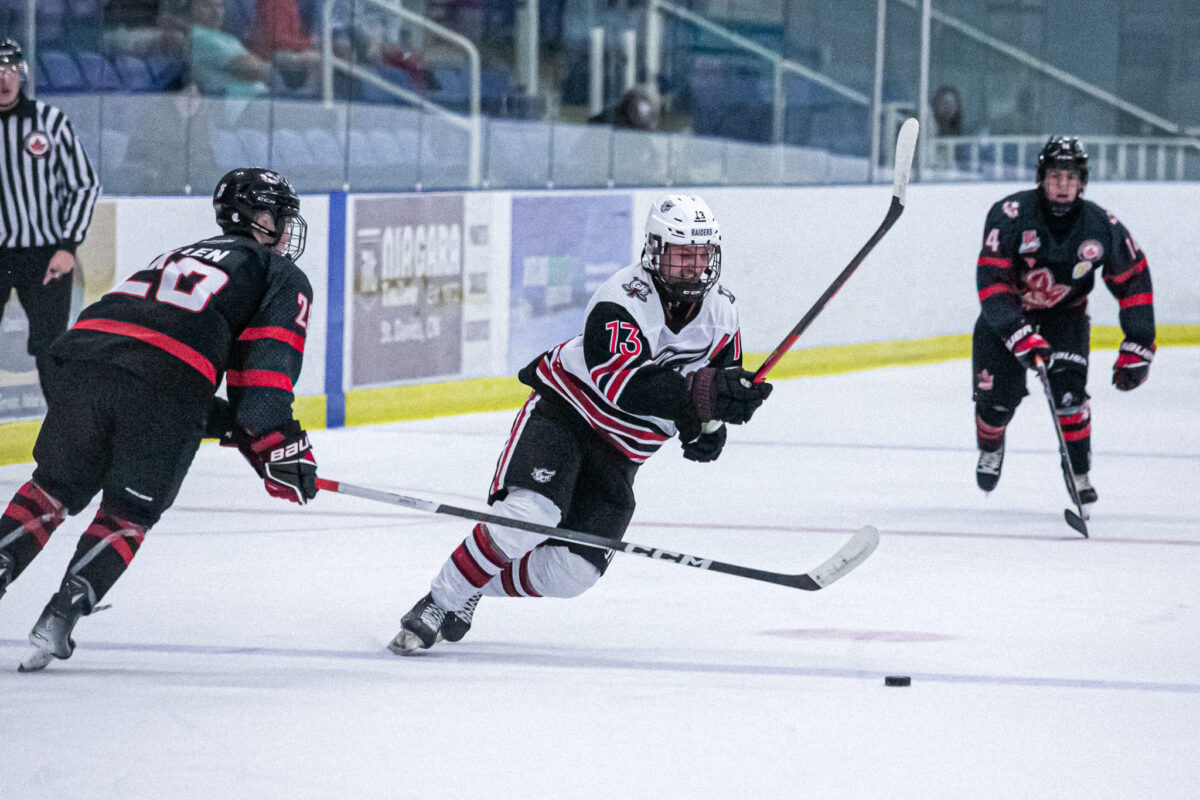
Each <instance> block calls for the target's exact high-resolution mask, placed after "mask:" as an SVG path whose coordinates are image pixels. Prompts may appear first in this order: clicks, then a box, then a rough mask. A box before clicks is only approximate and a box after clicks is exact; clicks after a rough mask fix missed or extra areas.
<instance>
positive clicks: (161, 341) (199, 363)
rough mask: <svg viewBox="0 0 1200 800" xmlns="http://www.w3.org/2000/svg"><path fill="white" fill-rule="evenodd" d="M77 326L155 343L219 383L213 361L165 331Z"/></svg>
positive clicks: (104, 322) (110, 323) (106, 323)
mask: <svg viewBox="0 0 1200 800" xmlns="http://www.w3.org/2000/svg"><path fill="white" fill-rule="evenodd" d="M75 328H77V329H79V330H83V331H100V332H101V333H115V334H116V335H118V336H128V337H130V338H131V339H138V340H140V341H143V342H145V343H146V344H150V345H154V346H155V347H157V348H158V349H159V350H162V351H164V352H167V353H170V354H171V355H173V356H175V357H176V358H178V359H179V360H180V361H182V362H184V363H185V364H187V365H188V366H189V367H191V368H192V369H194V370H196V371H197V372H199V373H200V374H201V375H203V376H204V377H206V378H208V380H209V382H210V383H212V385H213V386H216V385H217V370H216V368H215V367H213V365H212V362H211V361H209V360H208V359H207V358H205V357H204V356H202V355H200V353H199V352H197V351H196V350H193V349H192V348H190V347H188V346H187V345H186V344H184V343H183V342H181V341H179V340H178V339H172V338H171V337H170V336H167V335H166V334H164V333H159V332H158V331H154V330H150V329H149V328H143V327H142V326H141V325H131V324H129V323H128V322H117V321H115V320H111V319H83V320H80V321H79V322H76V323H75ZM289 383H290V381H289Z"/></svg>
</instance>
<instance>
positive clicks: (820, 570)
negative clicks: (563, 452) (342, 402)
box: [317, 478, 879, 592]
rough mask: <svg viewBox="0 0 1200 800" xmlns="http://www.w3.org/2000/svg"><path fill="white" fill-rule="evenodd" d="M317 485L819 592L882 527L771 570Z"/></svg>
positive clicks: (858, 559) (868, 548) (333, 484)
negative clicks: (791, 571)
mask: <svg viewBox="0 0 1200 800" xmlns="http://www.w3.org/2000/svg"><path fill="white" fill-rule="evenodd" d="M317 488H318V489H323V490H325V491H327V492H338V493H339V494H348V495H350V496H352V497H362V498H365V499H367V500H377V501H379V502H381V503H391V504H393V505H398V506H404V507H405V508H412V509H415V510H417V511H426V512H428V513H430V514H448V515H450V516H452V517H461V518H462V519H470V520H475V521H476V522H491V523H493V524H496V525H504V526H505V527H508V528H519V529H520V530H523V531H531V532H533V533H541V534H544V535H546V536H550V537H552V538H554V539H561V540H563V541H567V542H579V543H581V544H587V545H592V546H593V547H602V548H604V549H605V550H614V551H616V552H620V553H628V554H629V555H631V556H644V557H646V558H653V559H655V560H656V561H665V562H667V563H670V564H679V565H680V566H683V567H695V568H696V569H706V570H709V571H710V572H724V573H725V574H726V575H736V576H738V577H739V578H749V579H750V580H753V581H763V582H765V583H776V584H779V585H780V586H790V587H791V588H793V589H803V590H804V591H806V592H815V591H816V590H818V589H823V588H825V587H826V586H828V585H829V584H831V583H833V582H834V581H836V580H837V579H838V578H841V577H842V576H843V575H845V574H846V573H847V572H849V571H850V570H852V569H854V568H855V567H857V566H858V565H859V564H861V563H862V562H863V561H865V560H866V559H867V556H869V555H871V553H872V552H874V550H875V548H876V547H877V546H878V545H879V531H877V530H875V528H873V527H871V526H870V525H867V526H864V527H863V528H862V529H861V530H859V531H858V533H856V534H854V536H853V537H852V538H851V539H850V541H848V542H846V544H844V545H842V547H841V549H840V550H838V551H837V552H836V553H834V554H833V556H832V557H831V558H829V559H828V560H827V561H825V562H824V563H823V564H821V565H820V566H818V567H816V568H814V569H812V570H810V571H808V572H802V573H799V574H797V575H788V574H786V573H782V572H771V571H769V570H763V569H753V568H752V567H742V566H738V565H737V564H727V563H725V562H724V561H717V560H715V559H711V558H702V557H700V556H691V555H688V554H686V553H674V552H671V551H670V550H663V549H661V548H658V547H647V546H646V545H640V544H633V543H632V542H616V541H613V540H612V539H606V538H604V537H603V536H595V535H593V534H590V533H581V532H579V531H572V530H567V529H565V528H551V527H550V526H548V525H539V524H537V523H536V522H526V521H524V520H519V519H513V518H512V517H502V516H499V515H496V514H488V513H486V512H483V511H472V510H470V509H467V508H458V507H456V506H448V505H445V504H443V503H435V502H433V501H432V500H421V499H419V498H416V497H406V496H404V495H402V494H393V493H391V492H383V491H379V490H378V489H368V488H365V487H363V486H354V485H353V484H349V483H342V482H341V481H330V480H326V479H324V478H317Z"/></svg>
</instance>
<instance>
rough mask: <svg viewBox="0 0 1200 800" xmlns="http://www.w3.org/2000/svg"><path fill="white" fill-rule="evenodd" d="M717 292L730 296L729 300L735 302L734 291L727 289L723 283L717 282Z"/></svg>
mask: <svg viewBox="0 0 1200 800" xmlns="http://www.w3.org/2000/svg"><path fill="white" fill-rule="evenodd" d="M717 293H718V294H723V295H725V296H726V297H728V298H729V302H731V303H733V302H735V298H734V296H733V292H731V291H729V290H728V289H726V288H725V287H724V286H722V285H721V284H719V283H718V284H717Z"/></svg>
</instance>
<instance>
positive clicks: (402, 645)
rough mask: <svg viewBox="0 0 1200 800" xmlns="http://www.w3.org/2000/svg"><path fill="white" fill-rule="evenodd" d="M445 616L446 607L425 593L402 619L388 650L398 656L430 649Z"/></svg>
mask: <svg viewBox="0 0 1200 800" xmlns="http://www.w3.org/2000/svg"><path fill="white" fill-rule="evenodd" d="M445 618H446V609H444V608H442V607H441V606H439V605H438V604H437V603H435V602H433V595H432V594H427V595H425V596H424V597H422V598H421V599H420V600H418V601H417V604H416V605H415V606H413V607H412V609H411V610H410V611H409V612H408V613H407V614H405V615H404V617H403V618H402V619H401V620H400V626H401V627H400V632H399V633H397V634H396V637H395V638H394V639H392V641H391V643H390V644H388V650H391V651H392V652H393V653H395V654H396V655H398V656H408V655H412V654H413V653H415V652H416V651H417V650H428V649H429V648H431V647H433V645H434V644H435V643H436V642H437V640H438V634H439V633H440V632H441V629H442V622H443V620H445ZM464 633H465V631H464Z"/></svg>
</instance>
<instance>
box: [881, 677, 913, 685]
mask: <svg viewBox="0 0 1200 800" xmlns="http://www.w3.org/2000/svg"><path fill="white" fill-rule="evenodd" d="M883 685H884V686H911V685H912V678H910V677H908V676H907V675H888V676H887V677H886V678H884V679H883Z"/></svg>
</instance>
